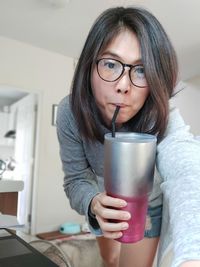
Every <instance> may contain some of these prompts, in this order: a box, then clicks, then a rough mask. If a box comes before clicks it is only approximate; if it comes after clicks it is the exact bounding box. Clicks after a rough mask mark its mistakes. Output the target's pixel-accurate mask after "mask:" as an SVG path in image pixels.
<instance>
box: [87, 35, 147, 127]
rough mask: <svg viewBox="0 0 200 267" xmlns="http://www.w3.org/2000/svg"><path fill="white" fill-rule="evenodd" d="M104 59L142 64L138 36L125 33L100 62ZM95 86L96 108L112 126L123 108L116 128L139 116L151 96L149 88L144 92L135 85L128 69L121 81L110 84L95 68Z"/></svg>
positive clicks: (105, 52)
mask: <svg viewBox="0 0 200 267" xmlns="http://www.w3.org/2000/svg"><path fill="white" fill-rule="evenodd" d="M101 58H112V59H116V60H119V61H121V62H122V63H125V64H131V65H136V64H141V63H142V62H141V52H140V45H139V42H138V39H137V37H136V35H135V34H134V33H133V32H131V31H129V30H124V31H122V32H121V33H119V35H118V36H117V37H116V38H115V39H114V40H113V41H112V42H111V43H110V44H109V45H108V46H107V47H106V49H105V50H104V51H103V53H101V55H100V56H99V59H101ZM111 67H112V66H111ZM91 85H92V92H93V95H94V98H95V101H96V104H97V106H98V108H99V110H100V112H101V114H102V116H103V119H104V120H105V123H106V124H107V125H108V126H110V124H111V120H112V117H113V114H114V112H115V109H116V106H120V111H119V113H118V115H117V119H116V124H117V125H118V126H120V125H121V124H122V123H125V122H127V121H128V120H130V119H131V118H132V117H134V116H135V115H136V114H137V112H138V111H139V110H140V109H141V108H142V106H143V105H144V102H145V100H146V99H147V96H148V94H149V89H148V87H147V86H146V87H143V88H140V87H137V86H135V85H133V84H132V82H131V80H130V78H129V68H128V67H127V68H125V71H124V73H123V75H122V76H121V77H120V78H119V79H118V80H116V81H114V82H107V81H104V80H102V79H101V78H100V77H99V74H98V72H97V66H96V64H95V67H94V69H93V70H92V75H91Z"/></svg>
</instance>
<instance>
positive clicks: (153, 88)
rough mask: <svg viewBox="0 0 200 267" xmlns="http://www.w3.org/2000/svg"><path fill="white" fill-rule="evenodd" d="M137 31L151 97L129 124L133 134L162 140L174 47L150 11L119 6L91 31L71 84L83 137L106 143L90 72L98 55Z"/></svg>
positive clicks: (174, 64) (173, 76)
mask: <svg viewBox="0 0 200 267" xmlns="http://www.w3.org/2000/svg"><path fill="white" fill-rule="evenodd" d="M124 29H128V30H130V31H132V32H134V33H135V34H136V36H137V38H138V40H139V43H140V46H141V58H142V63H143V65H144V68H145V75H146V79H147V83H148V87H149V90H150V94H149V96H148V98H147V100H146V101H145V104H144V105H143V107H142V108H141V110H140V111H139V112H138V113H137V114H136V115H135V116H134V117H133V118H132V119H130V120H129V121H128V122H127V123H126V125H127V126H128V128H129V129H130V131H134V132H143V133H151V134H156V135H157V136H158V139H160V138H162V136H163V134H164V132H165V129H166V126H167V121H168V113H169V107H168V102H169V101H168V100H169V98H170V97H171V96H172V93H173V88H174V87H175V85H176V81H177V72H178V66H177V59H176V54H175V51H174V48H173V46H172V44H171V42H170V40H169V38H168V36H167V34H166V32H165V30H164V29H163V27H162V25H161V24H160V23H159V21H158V20H157V19H156V18H155V17H154V16H153V15H152V14H151V13H150V12H149V11H147V10H145V9H141V8H133V7H128V8H124V7H116V8H110V9H108V10H106V11H104V12H103V13H102V14H101V15H100V16H99V17H98V18H97V20H96V21H95V23H94V25H93V27H92V28H91V30H90V32H89V34H88V37H87V39H86V42H85V45H84V47H83V50H82V53H81V55H80V58H79V61H78V64H77V67H76V70H75V74H74V79H73V83H72V90H71V93H72V96H71V106H72V111H73V113H74V116H75V118H76V121H77V125H78V126H79V130H80V132H81V134H82V136H83V137H85V138H86V139H88V140H91V141H95V140H99V141H101V142H103V136H102V133H101V132H99V129H98V127H97V122H96V120H95V118H94V114H93V105H95V101H94V98H93V95H92V90H91V70H92V66H93V64H94V63H95V62H96V60H97V58H98V55H99V54H100V53H101V52H102V51H103V50H104V49H105V48H106V47H107V45H108V44H109V43H110V42H111V41H112V40H113V39H114V38H115V37H116V36H117V35H118V34H119V32H120V31H122V30H124Z"/></svg>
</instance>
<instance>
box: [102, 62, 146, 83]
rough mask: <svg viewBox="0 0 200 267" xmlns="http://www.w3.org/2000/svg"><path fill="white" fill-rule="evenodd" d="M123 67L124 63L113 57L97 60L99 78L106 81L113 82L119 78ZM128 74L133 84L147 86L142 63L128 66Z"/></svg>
mask: <svg viewBox="0 0 200 267" xmlns="http://www.w3.org/2000/svg"><path fill="white" fill-rule="evenodd" d="M124 69H125V66H124V64H123V63H122V62H120V61H118V60H115V59H110V58H102V59H100V60H98V61H97V71H98V74H99V76H100V78H102V79H103V80H105V81H108V82H114V81H116V80H117V79H119V78H120V76H121V75H122V74H123V72H124ZM129 76H130V79H131V82H132V83H133V84H134V85H136V86H138V87H145V86H147V81H146V78H145V74H144V67H143V66H142V65H135V66H130V70H129Z"/></svg>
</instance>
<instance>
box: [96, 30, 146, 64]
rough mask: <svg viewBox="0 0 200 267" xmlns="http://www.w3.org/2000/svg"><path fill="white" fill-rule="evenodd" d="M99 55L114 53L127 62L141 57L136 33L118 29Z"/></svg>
mask: <svg viewBox="0 0 200 267" xmlns="http://www.w3.org/2000/svg"><path fill="white" fill-rule="evenodd" d="M100 55H101V56H106V55H107V56H109V55H114V56H116V58H119V59H122V60H124V61H126V62H127V63H128V62H130V63H132V62H134V61H136V60H139V59H140V58H141V49H140V44H139V41H138V38H137V36H136V34H135V33H134V32H132V31H131V30H128V29H124V30H122V31H120V32H119V33H118V34H117V35H116V36H115V37H114V38H112V40H110V42H108V44H107V45H105V46H104V48H103V49H102V51H101V53H100Z"/></svg>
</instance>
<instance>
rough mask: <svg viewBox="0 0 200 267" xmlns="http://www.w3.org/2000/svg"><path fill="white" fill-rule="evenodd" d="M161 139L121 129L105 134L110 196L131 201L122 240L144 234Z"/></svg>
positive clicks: (132, 240) (106, 173) (140, 236)
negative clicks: (126, 227) (157, 147)
mask: <svg viewBox="0 0 200 267" xmlns="http://www.w3.org/2000/svg"><path fill="white" fill-rule="evenodd" d="M156 143H157V138H156V137H155V136H154V135H150V134H141V133H123V132H117V133H116V134H115V137H112V135H111V134H106V135H105V142H104V184H105V190H106V192H107V194H108V195H110V196H113V197H118V198H121V199H124V200H126V201H127V206H126V207H125V208H123V210H128V211H129V212H130V213H131V215H132V216H131V219H130V220H129V221H128V223H129V228H128V229H127V230H125V231H123V236H122V237H121V238H120V239H118V240H119V241H120V242H125V243H133V242H137V241H139V240H141V239H143V237H144V229H145V222H146V214H147V206H148V194H149V193H150V192H151V190H152V186H153V177H154V168H155V157H156Z"/></svg>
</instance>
